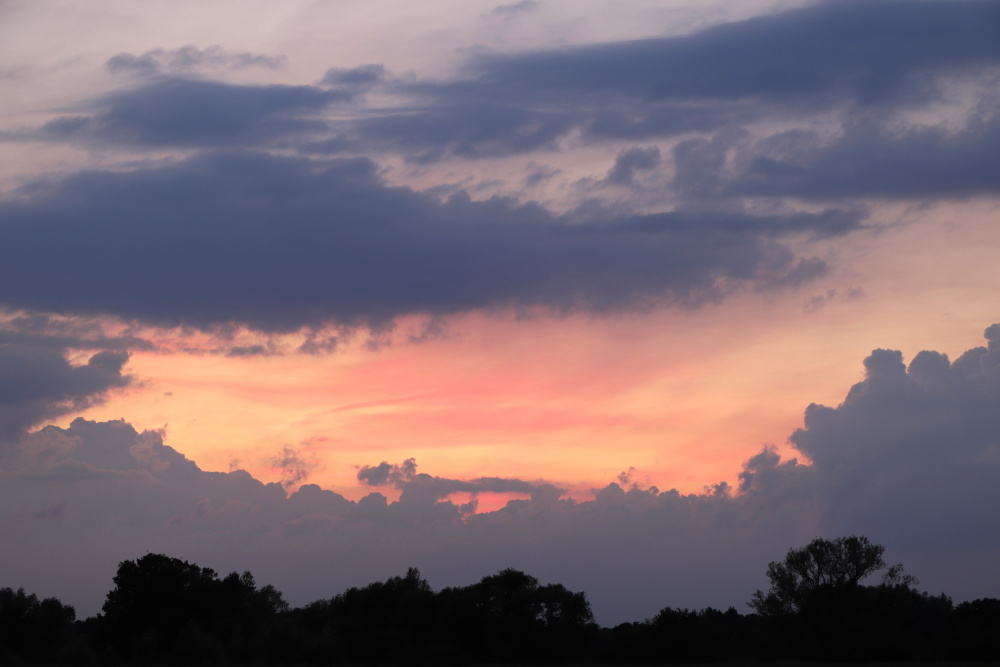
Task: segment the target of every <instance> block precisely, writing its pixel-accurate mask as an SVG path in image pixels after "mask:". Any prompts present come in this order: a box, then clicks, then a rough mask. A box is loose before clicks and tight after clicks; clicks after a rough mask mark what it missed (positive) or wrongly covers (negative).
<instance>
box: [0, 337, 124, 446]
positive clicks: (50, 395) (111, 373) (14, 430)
mask: <svg viewBox="0 0 1000 667" xmlns="http://www.w3.org/2000/svg"><path fill="white" fill-rule="evenodd" d="M127 361H128V353H126V352H122V351H113V350H104V351H101V352H98V353H96V354H94V355H92V356H91V357H90V359H88V360H87V362H86V363H85V364H81V365H74V364H71V363H70V362H69V361H67V359H66V356H65V354H64V351H63V350H61V349H58V348H54V347H51V346H33V345H26V344H23V343H20V344H19V343H9V342H8V343H0V445H2V442H3V440H12V439H15V438H16V437H17V435H18V434H19V433H21V432H22V431H24V430H25V429H27V428H29V427H31V426H34V425H35V424H37V423H39V422H41V421H42V420H46V419H53V418H55V417H59V416H61V415H64V414H71V413H73V412H77V411H79V410H82V409H84V408H86V407H88V406H89V405H92V404H94V403H96V402H99V401H101V400H102V399H103V398H104V397H105V395H106V394H107V392H108V391H109V390H111V389H115V388H119V387H124V386H126V385H128V384H129V382H130V381H131V378H130V377H129V376H126V375H123V374H122V368H123V367H124V366H125V363H126V362H127Z"/></svg>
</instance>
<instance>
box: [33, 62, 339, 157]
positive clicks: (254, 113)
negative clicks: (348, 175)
mask: <svg viewBox="0 0 1000 667" xmlns="http://www.w3.org/2000/svg"><path fill="white" fill-rule="evenodd" d="M352 96H353V93H350V92H347V91H344V90H324V89H321V88H316V87H314V86H283V85H270V86H251V85H242V86H241V85H233V84H226V83H219V82H214V81H200V80H194V79H184V78H176V77H162V78H156V79H153V80H152V81H150V82H149V83H146V84H143V85H141V86H139V87H137V88H131V89H128V90H124V91H119V92H116V93H113V94H110V95H108V96H106V97H103V98H101V99H99V100H96V101H94V102H93V103H92V105H91V106H93V107H94V108H95V112H94V113H93V114H92V115H76V116H62V117H59V118H56V119H55V120H52V121H49V122H48V123H46V124H45V125H43V126H42V127H40V128H39V129H37V130H36V131H33V132H30V133H27V134H24V135H23V136H22V138H32V139H41V140H49V141H84V142H92V143H93V142H98V143H110V144H124V145H134V146H144V147H166V146H188V147H215V146H251V145H256V144H267V143H270V142H273V141H275V140H277V139H279V138H288V137H295V136H300V135H309V134H315V133H317V132H323V131H325V130H326V129H327V125H326V123H324V122H323V121H322V120H317V119H315V118H312V117H310V116H313V115H315V114H316V113H317V112H319V111H321V110H322V109H324V108H326V107H327V106H328V105H330V104H333V103H336V102H344V101H347V100H350V99H351V97H352Z"/></svg>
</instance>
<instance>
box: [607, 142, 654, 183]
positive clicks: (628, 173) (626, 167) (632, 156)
mask: <svg viewBox="0 0 1000 667" xmlns="http://www.w3.org/2000/svg"><path fill="white" fill-rule="evenodd" d="M659 164H660V149H659V148H657V147H656V146H649V147H648V148H640V147H638V146H637V147H635V148H630V149H628V150H625V151H622V152H620V153H619V154H618V157H616V158H615V164H614V166H613V167H611V169H610V170H609V171H608V175H607V176H606V177H605V181H606V182H607V183H609V184H611V185H632V184H633V178H635V173H636V172H637V171H649V170H650V169H653V168H655V167H656V166H657V165H659Z"/></svg>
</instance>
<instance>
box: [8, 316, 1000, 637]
mask: <svg viewBox="0 0 1000 667" xmlns="http://www.w3.org/2000/svg"><path fill="white" fill-rule="evenodd" d="M986 336H987V339H988V341H989V345H988V347H979V348H974V349H972V350H969V351H967V352H966V353H964V354H963V355H961V356H960V357H959V358H958V359H956V360H955V361H954V362H951V361H949V359H948V358H947V357H946V356H945V355H943V354H940V353H937V352H930V351H924V352H920V353H919V354H917V355H915V356H914V358H913V359H912V361H910V363H909V365H908V366H907V365H905V364H904V361H903V357H902V355H901V353H900V352H898V351H892V350H875V351H873V352H872V354H871V355H870V356H869V357H868V358H867V359H866V360H865V362H864V369H865V378H864V380H862V381H861V382H859V383H857V384H856V385H855V386H854V387H852V388H851V389H850V391H849V392H848V393H847V396H846V398H845V399H844V401H843V403H842V404H841V405H839V406H837V407H833V408H831V407H825V406H819V405H815V404H814V405H810V406H809V407H808V408H807V409H806V412H805V423H804V425H803V427H802V428H800V429H798V430H797V431H795V433H794V434H793V435H792V436H791V444H792V445H793V446H794V447H796V448H797V449H798V450H799V452H801V453H802V455H804V456H806V457H808V458H809V460H810V461H811V463H808V464H807V463H805V462H803V461H800V460H798V459H795V458H793V459H788V460H783V459H782V457H781V456H780V455H779V454H778V453H777V451H776V450H775V449H774V448H771V447H765V448H764V449H762V450H761V451H760V452H759V453H758V454H756V455H754V456H753V457H751V458H750V459H749V460H748V461H747V462H746V463H745V464H744V467H743V470H742V471H741V473H740V475H739V478H740V483H739V486H738V488H736V489H731V488H729V487H728V486H727V485H725V484H717V485H714V486H711V487H708V488H706V490H705V492H704V493H700V494H688V495H685V494H681V493H678V492H677V491H675V490H665V491H660V490H658V489H657V488H655V487H650V486H645V485H642V484H639V483H637V482H635V481H634V479H635V478H636V476H637V474H636V472H635V471H629V472H626V473H623V475H622V476H620V478H619V480H618V482H612V483H610V484H608V485H607V486H605V487H603V488H600V489H597V490H596V491H595V494H594V498H593V499H592V500H587V501H575V500H571V499H566V498H562V497H561V494H560V492H559V490H558V489H557V488H555V487H554V486H552V485H547V484H546V483H545V482H543V481H535V482H526V481H524V480H517V479H502V478H490V477H480V478H473V479H468V480H463V479H448V478H441V477H436V476H433V475H428V474H425V473H420V472H418V471H417V466H416V462H415V461H414V460H412V459H410V460H407V461H404V462H403V463H402V464H390V463H387V462H383V463H381V464H379V465H373V466H363V467H361V468H359V470H358V478H359V480H361V481H362V482H364V483H367V484H369V485H376V486H392V487H394V488H396V489H399V490H402V491H403V494H402V496H401V497H400V499H399V500H398V501H397V502H392V503H389V502H387V500H386V498H385V496H383V495H381V494H378V493H373V494H370V495H369V496H367V497H365V498H364V499H362V500H360V501H358V502H352V501H348V500H346V499H344V498H343V497H341V496H339V495H337V494H335V493H332V492H330V491H324V490H322V489H320V488H319V487H317V486H315V485H312V484H304V485H302V486H301V487H299V489H298V491H296V492H294V493H292V494H291V495H286V493H285V489H284V488H283V487H282V486H281V485H280V484H262V483H260V482H258V481H257V480H255V479H253V478H252V477H251V476H250V475H248V474H247V473H245V472H243V471H240V470H236V471H233V472H230V473H214V472H206V471H202V470H200V469H198V467H197V466H196V465H195V464H194V463H193V462H191V461H189V460H187V459H186V458H185V457H184V456H183V455H181V454H180V453H178V452H177V451H175V450H173V449H172V448H170V447H168V446H167V445H165V444H163V441H162V433H159V432H154V431H147V432H144V433H138V432H136V431H135V430H134V429H133V428H132V427H131V426H130V425H128V424H126V423H125V422H122V421H115V422H105V423H95V422H90V421H86V420H83V419H77V420H75V421H74V422H73V423H72V424H71V425H70V427H68V428H65V429H61V428H56V427H54V426H50V427H46V428H44V429H42V430H40V431H37V432H34V433H31V434H28V435H26V436H24V437H23V438H22V439H21V440H20V441H19V443H18V447H19V448H20V449H21V456H20V457H18V458H17V459H16V461H15V462H14V463H8V465H6V466H4V467H3V468H2V469H0V481H2V483H0V519H2V520H3V521H4V525H5V526H7V527H8V528H7V533H6V535H5V538H6V545H7V548H8V551H7V553H6V555H5V571H6V576H7V577H8V578H10V579H12V580H16V582H17V584H18V585H25V586H26V587H31V588H33V589H37V590H44V591H52V594H58V595H59V596H60V597H61V598H62V599H64V600H66V601H67V602H69V603H71V604H75V605H76V606H77V608H78V609H79V610H80V612H81V615H88V614H91V613H94V612H95V611H96V610H97V607H98V605H99V603H100V600H101V599H102V598H103V595H104V593H105V592H106V591H107V589H108V588H110V586H111V581H110V580H111V576H112V574H113V568H114V563H116V562H118V561H120V560H122V559H124V558H134V557H135V556H136V554H141V553H145V552H146V551H158V552H164V553H170V554H174V555H176V556H178V557H182V558H185V559H189V560H193V561H195V562H198V563H201V564H203V565H206V566H209V567H215V568H217V569H220V570H225V569H234V568H235V569H250V570H251V571H253V572H254V573H255V575H257V577H258V578H259V579H260V580H266V581H269V582H271V583H273V584H274V585H275V586H277V587H278V588H279V589H280V590H282V591H284V592H285V593H286V595H287V596H288V598H289V599H290V600H291V601H292V602H293V604H297V605H298V604H305V603H307V602H310V601H313V600H316V599H318V598H320V597H329V596H332V595H334V594H336V593H339V592H341V591H342V590H344V589H345V588H346V587H348V586H352V585H363V584H365V583H367V582H370V581H375V580H381V579H385V578H386V577H387V576H391V575H393V574H398V573H399V572H403V571H405V569H406V568H407V567H410V566H413V567H418V568H420V570H421V572H422V573H425V576H427V577H428V579H429V580H430V581H431V582H432V583H433V585H435V586H436V587H442V586H447V585H465V584H468V583H470V582H473V581H476V580H478V579H479V578H481V577H482V576H484V574H488V573H489V572H495V571H497V570H499V569H502V568H504V567H515V568H518V569H522V570H524V571H527V572H531V573H532V574H533V575H535V576H538V577H539V578H540V579H543V580H547V581H558V582H560V583H563V584H565V585H567V586H569V587H570V588H573V589H580V590H584V591H586V592H587V593H588V596H589V597H590V599H591V601H592V603H593V606H594V610H595V612H596V614H597V617H598V620H599V621H600V622H602V623H608V624H613V623H618V622H623V621H630V620H641V619H643V618H645V617H648V616H651V615H652V614H654V613H655V612H656V611H658V610H659V609H661V608H663V607H665V606H675V607H677V606H680V607H693V608H701V607H704V606H707V605H712V606H715V607H717V608H725V607H727V606H729V605H736V606H738V607H742V605H743V604H744V603H745V602H746V600H748V599H749V596H750V594H751V593H752V592H753V590H755V589H757V588H760V587H761V586H762V585H763V584H764V572H765V569H766V564H767V562H769V561H770V560H775V559H778V558H780V557H781V556H782V555H783V554H784V553H785V552H786V551H787V549H788V548H790V547H793V546H798V545H801V544H804V543H806V542H808V541H809V540H810V539H812V538H813V537H815V536H816V535H827V536H835V535H844V534H850V533H858V534H865V535H868V536H869V537H870V538H871V539H873V540H874V541H876V542H879V543H881V544H884V545H886V547H887V553H888V554H889V555H890V558H891V559H892V560H893V561H903V562H904V563H906V565H907V569H908V571H912V572H913V573H914V574H916V575H917V576H919V577H920V579H921V581H922V582H923V583H924V585H925V586H927V587H928V589H929V590H931V591H932V592H934V593H937V592H940V591H945V592H947V593H949V594H951V595H953V596H954V597H955V598H956V600H963V599H971V598H976V597H983V596H997V595H998V594H1000V590H998V589H997V588H996V581H995V578H993V577H992V573H993V571H994V568H995V562H996V558H997V557H998V556H1000V536H998V535H997V533H996V531H995V530H993V528H994V527H995V525H996V522H997V520H998V518H1000V517H998V510H997V508H998V507H1000V502H998V501H1000V495H998V494H1000V491H998V490H997V486H996V483H995V482H996V479H997V477H998V474H1000V417H998V416H997V410H996V405H997V402H998V400H1000V325H994V326H992V327H990V328H989V329H987V331H986ZM292 458H295V457H292ZM488 491H492V492H513V493H523V494H526V495H529V496H530V497H529V498H527V499H523V500H512V501H510V502H508V503H507V505H506V506H505V507H504V508H503V509H501V510H498V511H495V512H484V513H478V514H470V512H471V511H472V510H473V509H474V506H473V505H456V504H454V503H453V502H450V501H448V500H445V498H446V497H447V496H449V495H451V494H453V493H458V492H465V493H471V494H473V495H475V494H476V493H484V492H488ZM97 534H99V535H101V539H100V540H96V539H93V536H94V535H97ZM88 537H89V538H90V539H85V538H88ZM39 553H45V554H48V555H47V557H46V558H45V559H42V560H40V559H39V558H38V554H39ZM331 564H335V567H334V566H331ZM958 564H964V566H963V567H957V565H958ZM36 582H37V583H38V585H37V586H36V585H35V584H36Z"/></svg>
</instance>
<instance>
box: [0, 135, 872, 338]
mask: <svg viewBox="0 0 1000 667" xmlns="http://www.w3.org/2000/svg"><path fill="white" fill-rule="evenodd" d="M24 194H25V197H23V198H21V199H18V200H15V201H9V202H6V203H3V204H0V216H2V217H3V220H4V223H3V225H2V235H3V240H4V243H3V245H2V246H0V284H2V285H4V287H0V302H3V303H5V304H7V305H8V306H10V307H14V308H22V309H26V310H40V311H46V312H60V313H76V314H86V315H98V314H111V315H116V316H119V317H124V318H135V319H138V320H142V321H146V322H150V323H153V324H161V325H168V326H176V325H194V326H202V327H206V326H211V325H215V324H221V323H226V322H237V323H244V324H248V325H250V326H253V327H256V328H259V329H262V330H270V331H274V330H288V329H296V328H298V327H301V326H304V325H322V324H324V323H327V322H336V323H346V324H357V323H361V324H370V323H379V322H385V321H388V320H391V319H392V318H394V317H396V316H398V315H404V314H411V313H430V314H435V315H443V314H450V313H455V312H461V311H466V310H474V309H491V308H515V309H527V310H530V309H533V308H541V309H544V310H546V311H548V312H556V313H558V312H572V311H575V310H579V309H585V310H590V311H594V312H601V311H611V312H613V311H619V310H622V309H627V308H635V307H648V306H650V305H656V304H659V303H664V302H665V303H671V302H672V303H683V304H698V303H700V302H703V301H706V300H713V299H717V298H720V297H722V296H725V295H726V294H727V292H729V291H731V290H733V289H735V288H739V287H743V286H749V287H754V288H769V287H777V286H782V285H789V284H792V285H794V284H797V283H799V282H801V281H804V280H808V279H810V278H811V277H815V276H816V275H818V274H820V273H822V272H823V270H824V269H825V265H824V263H823V262H822V261H821V260H819V259H816V258H812V257H800V256H797V255H796V254H795V253H794V252H793V251H792V250H791V249H790V247H789V246H788V245H787V244H786V243H785V242H783V240H784V239H785V238H788V237H790V236H795V235H800V234H806V235H821V236H826V235H839V234H844V233H846V232H848V231H851V230H853V229H856V228H857V227H858V226H859V224H860V219H861V217H862V216H863V213H861V212H857V211H850V210H848V211H840V210H830V211H826V212H824V213H820V214H808V213H798V214H794V213H792V214H787V215H774V216H757V215H749V214H745V213H739V212H733V213H721V212H720V213H715V212H698V211H691V212H684V211H676V212H670V213H662V214H650V215H624V216H616V217H611V218H605V219H597V220H594V219H583V220H580V219H579V216H575V217H574V216H566V217H562V218H560V217H557V216H554V215H552V214H551V213H549V212H548V211H546V210H544V209H543V208H541V207H539V206H537V205H533V204H527V205H519V204H516V203H515V202H512V201H509V200H503V199H491V200H488V201H483V202H475V201H471V200H470V199H469V198H468V197H466V196H462V195H456V196H453V197H452V198H451V199H449V200H448V201H447V202H445V203H439V202H438V201H437V200H436V199H433V198H431V197H429V196H427V195H424V194H421V193H418V192H415V191H412V190H410V189H407V188H402V187H389V186H387V185H385V184H384V183H383V182H382V181H381V180H380V179H379V177H378V175H377V174H376V168H375V165H374V164H373V163H372V162H371V161H369V160H366V159H362V158H356V159H349V160H346V159H345V160H332V161H325V162H319V163H317V162H313V161H307V160H304V159H300V158H287V157H274V156H269V155H266V154H263V153H247V152H238V153H210V154H206V155H200V156H198V157H194V158H190V159H188V160H186V161H184V162H180V163H178V164H174V165H170V166H166V167H155V168H149V169H137V170H133V171H130V172H126V173H112V172H89V173H81V174H77V175H74V176H71V177H68V178H66V179H62V180H58V181H54V182H49V183H36V184H34V185H33V186H31V187H28V188H26V189H25V190H24ZM41 257H44V258H45V261H44V262H42V261H41Z"/></svg>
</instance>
